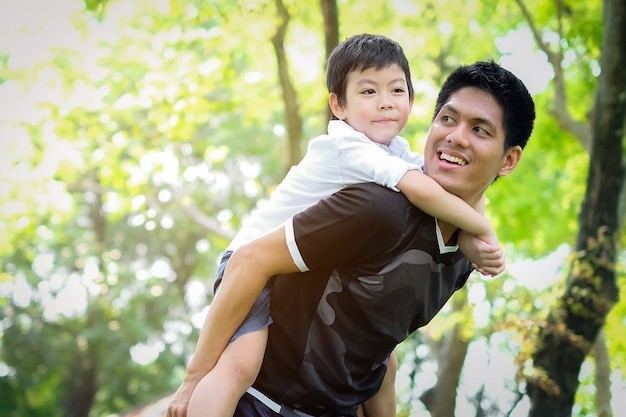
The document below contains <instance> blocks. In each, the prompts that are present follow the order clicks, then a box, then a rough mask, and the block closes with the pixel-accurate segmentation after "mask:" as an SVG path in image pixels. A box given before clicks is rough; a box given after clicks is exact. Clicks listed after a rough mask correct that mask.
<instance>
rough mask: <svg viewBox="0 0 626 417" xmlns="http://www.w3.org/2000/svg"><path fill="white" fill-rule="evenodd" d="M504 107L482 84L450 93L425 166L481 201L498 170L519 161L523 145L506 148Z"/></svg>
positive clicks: (506, 170) (465, 197)
mask: <svg viewBox="0 0 626 417" xmlns="http://www.w3.org/2000/svg"><path fill="white" fill-rule="evenodd" d="M502 117H503V115H502V108H501V106H500V105H499V103H498V102H497V101H496V100H495V98H494V97H493V96H491V95H490V94H489V93H486V92H485V91H483V90H480V89H478V88H476V87H464V88H461V89H460V90H457V91H455V92H454V93H453V94H452V95H450V97H449V99H448V100H447V102H446V103H445V104H444V105H443V107H442V108H441V110H440V111H439V113H437V115H436V117H435V119H434V120H433V123H432V124H431V126H430V129H429V131H428V139H427V141H426V147H425V149H424V159H425V162H424V172H425V173H426V174H427V175H428V176H430V177H431V178H433V179H434V180H435V181H437V182H438V183H439V184H440V185H441V186H442V187H443V188H445V189H446V190H447V191H449V192H451V193H453V194H456V195H458V196H459V197H461V198H462V199H463V200H465V201H466V202H467V203H469V204H472V205H473V204H476V203H477V202H478V201H479V200H480V199H481V198H482V196H483V194H484V193H485V191H486V190H487V187H489V185H490V184H491V183H492V182H493V181H494V180H495V178H496V177H498V176H503V175H507V174H508V173H509V172H511V171H512V170H513V169H514V168H515V166H516V165H517V163H518V162H519V160H520V158H521V154H522V149H521V147H519V146H514V147H512V148H511V149H507V150H505V149H504V140H505V136H506V132H505V129H504V126H503V122H502Z"/></svg>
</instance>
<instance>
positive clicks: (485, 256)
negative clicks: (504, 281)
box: [459, 230, 506, 276]
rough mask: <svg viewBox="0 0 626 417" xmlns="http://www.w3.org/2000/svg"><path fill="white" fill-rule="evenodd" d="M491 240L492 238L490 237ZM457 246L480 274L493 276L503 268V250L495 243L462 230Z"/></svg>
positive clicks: (504, 265)
mask: <svg viewBox="0 0 626 417" xmlns="http://www.w3.org/2000/svg"><path fill="white" fill-rule="evenodd" d="M491 240H493V239H491ZM459 247H460V248H461V252H463V255H465V256H466V257H467V259H469V260H470V262H471V263H472V266H473V267H474V268H475V269H476V270H477V271H478V272H479V273H481V274H482V275H486V276H495V275H498V274H500V273H502V272H503V271H504V270H505V268H506V264H505V260H504V252H503V251H502V248H500V245H499V244H498V243H497V240H496V242H495V243H490V242H487V241H485V240H483V239H481V238H479V237H478V236H475V235H472V234H471V233H467V232H465V231H463V230H461V231H460V233H459Z"/></svg>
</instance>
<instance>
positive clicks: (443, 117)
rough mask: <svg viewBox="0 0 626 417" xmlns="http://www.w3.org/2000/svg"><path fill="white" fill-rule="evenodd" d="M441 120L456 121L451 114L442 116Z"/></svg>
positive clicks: (446, 121) (445, 121)
mask: <svg viewBox="0 0 626 417" xmlns="http://www.w3.org/2000/svg"><path fill="white" fill-rule="evenodd" d="M441 120H443V122H444V123H454V119H453V118H452V117H450V116H442V117H441Z"/></svg>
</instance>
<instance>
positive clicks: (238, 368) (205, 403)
mask: <svg viewBox="0 0 626 417" xmlns="http://www.w3.org/2000/svg"><path fill="white" fill-rule="evenodd" d="M267 333H268V329H267V327H266V328H264V329H262V330H257V331H254V332H251V333H246V334H244V335H242V336H240V337H238V338H237V339H235V340H234V341H233V342H231V343H230V344H229V345H228V346H227V347H226V349H225V350H224V352H223V353H222V355H221V356H220V358H219V360H218V362H217V364H216V365H215V368H213V369H212V370H211V372H209V373H208V374H207V375H205V376H204V378H202V380H200V382H199V383H198V385H197V386H196V389H195V390H194V392H193V394H192V395H191V398H190V400H189V408H188V410H187V417H232V416H233V413H234V412H235V407H236V406H237V402H238V401H239V398H241V396H242V395H243V393H244V392H246V390H247V389H248V388H249V387H250V386H251V385H252V383H253V382H254V380H255V379H256V377H257V375H258V373H259V369H261V363H262V361H263V355H264V354H265V345H266V343H267Z"/></svg>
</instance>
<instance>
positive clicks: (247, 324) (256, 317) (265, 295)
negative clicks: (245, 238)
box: [213, 251, 272, 343]
mask: <svg viewBox="0 0 626 417" xmlns="http://www.w3.org/2000/svg"><path fill="white" fill-rule="evenodd" d="M230 255H232V251H226V252H225V253H224V255H223V256H222V260H221V261H220V265H219V267H218V268H217V274H216V276H215V281H214V283H213V291H214V292H217V290H218V288H219V286H220V283H221V282H222V277H223V276H224V270H226V265H227V264H228V260H229V259H230ZM270 324H272V318H271V317H270V289H269V287H268V286H267V285H265V287H263V290H262V291H261V294H259V297H258V298H257V299H256V301H255V302H254V304H253V305H252V308H251V309H250V312H249V313H248V315H247V316H246V318H245V319H244V321H243V323H241V326H239V328H238V329H237V330H236V331H235V334H233V337H231V339H230V342H229V343H231V342H233V341H234V340H235V339H237V338H238V337H239V336H243V335H244V334H247V333H252V332H256V331H257V330H262V329H264V328H266V327H267V326H269V325H270Z"/></svg>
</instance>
